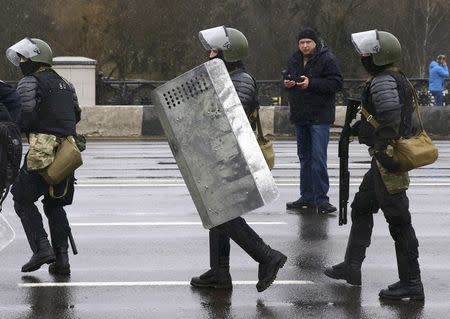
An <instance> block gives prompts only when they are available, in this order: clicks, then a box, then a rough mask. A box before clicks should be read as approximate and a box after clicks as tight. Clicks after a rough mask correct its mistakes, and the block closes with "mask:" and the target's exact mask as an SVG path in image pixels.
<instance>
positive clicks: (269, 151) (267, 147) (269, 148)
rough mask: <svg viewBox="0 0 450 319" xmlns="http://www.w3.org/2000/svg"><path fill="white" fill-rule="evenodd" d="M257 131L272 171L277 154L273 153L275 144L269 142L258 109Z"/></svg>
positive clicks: (259, 142)
mask: <svg viewBox="0 0 450 319" xmlns="http://www.w3.org/2000/svg"><path fill="white" fill-rule="evenodd" d="M256 130H257V131H258V133H257V137H256V139H257V140H258V144H259V147H260V149H261V152H262V154H263V156H264V159H265V160H266V163H267V166H268V167H269V169H270V170H272V168H273V167H274V166H275V152H274V151H273V143H272V141H271V140H268V139H267V138H266V137H265V136H264V133H263V131H262V125H261V120H260V118H259V108H258V109H256Z"/></svg>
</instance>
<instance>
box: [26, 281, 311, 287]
mask: <svg viewBox="0 0 450 319" xmlns="http://www.w3.org/2000/svg"><path fill="white" fill-rule="evenodd" d="M256 283H257V281H253V280H248V281H247V280H236V281H233V285H238V286H247V285H256ZM273 284H274V285H284V286H287V285H292V286H295V285H313V284H314V282H312V281H309V280H276V281H274V283H273ZM17 285H18V286H19V287H21V288H45V287H135V286H154V287H161V286H190V282H189V281H123V282H120V281H112V282H102V281H99V282H95V281H94V282H38V283H18V284H17Z"/></svg>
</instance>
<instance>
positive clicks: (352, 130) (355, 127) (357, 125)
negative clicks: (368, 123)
mask: <svg viewBox="0 0 450 319" xmlns="http://www.w3.org/2000/svg"><path fill="white" fill-rule="evenodd" d="M360 128H361V120H359V121H356V122H355V124H353V126H350V133H351V134H352V135H353V136H359V129H360Z"/></svg>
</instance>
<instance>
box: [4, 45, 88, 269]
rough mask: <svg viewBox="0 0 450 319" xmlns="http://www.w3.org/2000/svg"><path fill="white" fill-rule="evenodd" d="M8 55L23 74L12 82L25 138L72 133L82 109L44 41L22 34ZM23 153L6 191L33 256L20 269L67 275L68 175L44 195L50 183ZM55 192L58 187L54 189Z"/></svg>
mask: <svg viewBox="0 0 450 319" xmlns="http://www.w3.org/2000/svg"><path fill="white" fill-rule="evenodd" d="M6 55H7V57H8V59H9V60H10V61H11V63H13V64H14V65H16V66H19V67H20V69H21V71H22V74H23V75H24V77H23V78H22V79H21V80H20V81H19V83H18V85H17V91H18V93H19V95H20V97H21V100H22V110H21V120H20V127H21V130H22V131H23V132H25V133H26V134H27V136H29V135H30V134H31V133H43V134H50V135H54V136H56V138H61V137H67V136H73V135H76V129H75V126H76V123H77V122H78V121H79V120H80V114H81V110H80V108H79V106H78V99H77V96H76V94H75V89H74V87H73V86H72V84H70V83H69V82H67V81H66V80H65V79H63V78H62V77H60V76H59V75H58V74H57V73H56V72H55V71H54V70H53V69H52V68H51V65H52V62H53V53H52V50H51V48H50V47H49V45H48V44H47V43H45V42H44V41H42V40H40V39H34V38H33V39H31V38H25V39H23V40H21V41H19V42H17V43H16V44H14V45H13V46H11V47H10V48H9V49H8V50H7V51H6ZM27 157H28V154H27V156H26V157H25V161H24V164H23V166H22V168H21V169H20V172H19V176H18V178H17V180H16V182H15V183H14V185H13V188H12V191H11V193H12V194H13V199H14V209H15V211H16V213H17V215H18V216H19V217H20V220H21V222H22V225H23V228H24V230H25V234H26V236H27V239H28V243H29V244H30V247H31V250H32V251H33V256H32V257H31V259H30V260H29V261H28V262H27V263H26V264H25V265H23V267H22V272H31V271H35V270H37V269H39V268H40V267H41V266H42V265H43V264H45V263H47V264H50V263H52V264H51V265H50V267H49V272H50V273H52V274H55V275H68V274H69V273H70V265H69V258H68V254H67V249H68V235H69V233H70V227H69V222H68V220H67V216H66V212H65V210H64V208H63V207H64V206H65V205H70V204H71V203H72V199H73V193H74V177H73V174H72V175H70V176H69V177H67V178H66V179H65V180H64V181H62V182H61V183H60V184H59V185H54V189H55V190H56V191H57V193H58V194H61V193H64V190H65V191H66V194H65V195H64V196H61V197H58V198H55V197H53V196H51V195H50V193H49V184H48V183H47V182H46V181H45V180H44V178H43V177H42V176H41V175H40V174H39V173H38V172H37V171H31V170H29V169H28V167H27ZM58 190H62V191H61V192H59V191H58ZM41 196H44V199H43V200H42V203H43V207H44V213H45V215H46V216H47V218H48V221H49V228H50V235H51V241H52V246H53V247H52V246H51V245H50V243H49V241H48V239H47V233H46V232H45V230H44V226H43V223H42V217H41V214H40V213H39V210H38V208H37V207H36V205H35V204H34V203H35V202H36V201H37V200H38V199H39V198H40V197H41Z"/></svg>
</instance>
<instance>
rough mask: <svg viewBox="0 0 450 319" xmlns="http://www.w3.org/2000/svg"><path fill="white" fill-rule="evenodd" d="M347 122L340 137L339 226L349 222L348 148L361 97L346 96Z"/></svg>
mask: <svg viewBox="0 0 450 319" xmlns="http://www.w3.org/2000/svg"><path fill="white" fill-rule="evenodd" d="M345 100H346V102H347V111H346V113H345V124H344V127H343V128H342V132H341V136H340V137H339V151H338V156H339V226H341V225H345V224H347V204H348V197H349V193H350V172H349V170H348V149H349V144H350V136H351V135H352V134H351V133H352V132H351V131H352V128H351V126H350V123H351V122H352V121H353V120H354V119H355V118H356V114H357V113H358V111H359V106H360V105H361V99H358V98H352V97H350V98H346V99H345Z"/></svg>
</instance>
